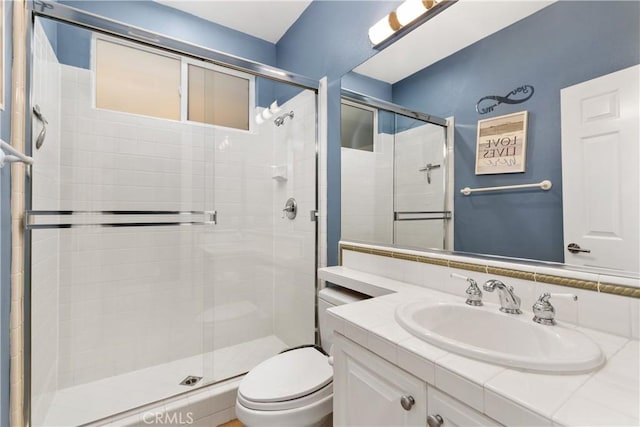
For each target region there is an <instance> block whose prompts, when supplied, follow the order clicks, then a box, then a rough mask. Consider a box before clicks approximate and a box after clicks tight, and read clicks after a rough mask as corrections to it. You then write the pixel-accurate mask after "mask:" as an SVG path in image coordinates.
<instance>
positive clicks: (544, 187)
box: [460, 179, 552, 196]
mask: <svg viewBox="0 0 640 427" xmlns="http://www.w3.org/2000/svg"><path fill="white" fill-rule="evenodd" d="M551 187H552V184H551V181H549V180H546V179H545V180H544V181H542V182H536V183H533V184H516V185H503V186H500V187H484V188H469V187H465V188H463V189H462V190H460V192H461V193H462V194H464V195H465V196H469V195H471V194H473V193H481V192H485V191H502V190H519V189H523V188H540V189H541V190H545V191H548V190H550V189H551Z"/></svg>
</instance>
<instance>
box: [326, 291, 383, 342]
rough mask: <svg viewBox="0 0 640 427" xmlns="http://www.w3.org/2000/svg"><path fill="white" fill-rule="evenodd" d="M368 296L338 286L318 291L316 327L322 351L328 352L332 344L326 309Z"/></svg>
mask: <svg viewBox="0 0 640 427" xmlns="http://www.w3.org/2000/svg"><path fill="white" fill-rule="evenodd" d="M368 298H371V297H370V296H368V295H364V294H361V293H360V292H356V291H352V290H351V289H347V288H342V287H340V286H331V287H326V288H324V289H321V290H320V291H319V292H318V327H319V328H320V345H321V346H322V348H323V349H324V351H326V352H327V353H328V352H329V350H330V349H331V344H333V331H332V330H331V329H329V326H328V325H327V317H328V314H327V309H329V308H331V307H336V306H338V305H342V304H349V303H352V302H356V301H362V300H364V299H368Z"/></svg>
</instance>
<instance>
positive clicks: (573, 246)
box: [567, 243, 591, 254]
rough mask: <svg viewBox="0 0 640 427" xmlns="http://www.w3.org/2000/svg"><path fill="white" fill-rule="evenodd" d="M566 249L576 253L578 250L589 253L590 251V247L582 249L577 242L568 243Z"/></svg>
mask: <svg viewBox="0 0 640 427" xmlns="http://www.w3.org/2000/svg"><path fill="white" fill-rule="evenodd" d="M567 250H568V251H569V252H571V253H572V254H577V253H579V252H583V253H585V254H590V253H591V250H590V249H582V248H581V247H580V245H579V244H577V243H569V245H568V246H567Z"/></svg>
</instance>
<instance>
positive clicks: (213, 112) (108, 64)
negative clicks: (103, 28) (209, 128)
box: [93, 36, 255, 131]
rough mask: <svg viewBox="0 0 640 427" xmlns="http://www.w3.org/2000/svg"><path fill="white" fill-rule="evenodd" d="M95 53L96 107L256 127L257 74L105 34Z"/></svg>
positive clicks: (98, 42)
mask: <svg viewBox="0 0 640 427" xmlns="http://www.w3.org/2000/svg"><path fill="white" fill-rule="evenodd" d="M94 57H95V59H94V65H93V67H94V70H95V105H96V108H100V109H105V110H111V111H117V112H123V113H132V114H138V115H143V116H149V117H156V118H160V119H170V120H177V121H183V122H185V121H189V122H198V123H203V124H208V125H214V126H220V127H226V128H232V129H239V130H246V131H248V130H250V129H251V121H250V112H251V111H252V110H253V108H254V106H255V102H254V101H253V98H254V96H255V90H254V80H255V79H254V77H253V76H251V75H248V74H246V73H243V72H240V71H234V70H230V69H225V68H223V67H220V66H216V65H212V64H208V63H205V62H203V61H197V60H193V59H187V58H184V57H180V56H177V55H171V54H168V53H165V52H161V51H158V50H157V49H151V48H147V47H139V46H136V45H133V44H132V43H127V42H122V41H119V40H113V39H111V38H109V39H107V38H104V37H103V36H100V37H95V42H94Z"/></svg>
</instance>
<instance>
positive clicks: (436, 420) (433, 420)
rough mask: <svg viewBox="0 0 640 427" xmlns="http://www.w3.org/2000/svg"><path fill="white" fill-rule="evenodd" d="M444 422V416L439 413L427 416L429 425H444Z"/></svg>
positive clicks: (435, 426) (438, 426)
mask: <svg viewBox="0 0 640 427" xmlns="http://www.w3.org/2000/svg"><path fill="white" fill-rule="evenodd" d="M443 424H444V420H443V419H442V417H441V416H440V415H438V414H436V415H429V416H428V417H427V425H428V426H429V427H442V425H443Z"/></svg>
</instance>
